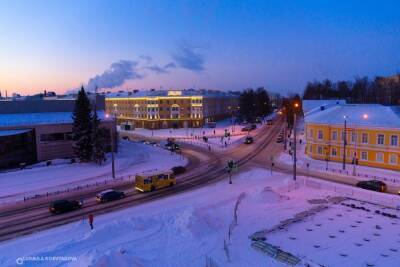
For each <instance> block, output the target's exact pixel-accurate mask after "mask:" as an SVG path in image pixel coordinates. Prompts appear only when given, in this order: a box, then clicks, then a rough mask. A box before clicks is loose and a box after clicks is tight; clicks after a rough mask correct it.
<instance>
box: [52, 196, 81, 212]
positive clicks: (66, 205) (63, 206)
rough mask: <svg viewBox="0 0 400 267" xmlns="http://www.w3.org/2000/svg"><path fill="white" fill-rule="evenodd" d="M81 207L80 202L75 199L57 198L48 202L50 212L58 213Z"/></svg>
mask: <svg viewBox="0 0 400 267" xmlns="http://www.w3.org/2000/svg"><path fill="white" fill-rule="evenodd" d="M80 208H82V203H81V202H80V201H77V200H65V199H63V200H57V201H54V202H52V203H51V204H50V207H49V210H50V212H51V213H54V214H59V213H64V212H68V211H73V210H77V209H80Z"/></svg>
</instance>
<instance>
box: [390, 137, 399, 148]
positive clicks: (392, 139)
mask: <svg viewBox="0 0 400 267" xmlns="http://www.w3.org/2000/svg"><path fill="white" fill-rule="evenodd" d="M398 142H399V137H398V136H397V135H392V136H391V137H390V145H391V146H397V144H398Z"/></svg>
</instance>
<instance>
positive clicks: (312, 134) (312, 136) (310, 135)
mask: <svg viewBox="0 0 400 267" xmlns="http://www.w3.org/2000/svg"><path fill="white" fill-rule="evenodd" d="M309 137H310V138H311V139H312V138H314V131H313V129H310V133H309Z"/></svg>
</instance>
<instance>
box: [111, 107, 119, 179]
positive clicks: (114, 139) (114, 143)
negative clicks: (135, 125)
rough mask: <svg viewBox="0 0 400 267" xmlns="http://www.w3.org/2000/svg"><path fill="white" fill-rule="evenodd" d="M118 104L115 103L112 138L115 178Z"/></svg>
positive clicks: (112, 162) (113, 172) (112, 161)
mask: <svg viewBox="0 0 400 267" xmlns="http://www.w3.org/2000/svg"><path fill="white" fill-rule="evenodd" d="M117 106H118V105H117V104H114V118H113V122H114V125H113V131H112V133H113V134H112V137H111V138H112V140H111V172H112V178H115V160H114V158H115V157H114V152H115V145H116V139H117V138H116V137H117Z"/></svg>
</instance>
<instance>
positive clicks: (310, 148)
mask: <svg viewBox="0 0 400 267" xmlns="http://www.w3.org/2000/svg"><path fill="white" fill-rule="evenodd" d="M309 148H310V153H313V151H312V146H311V145H310V146H309Z"/></svg>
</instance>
